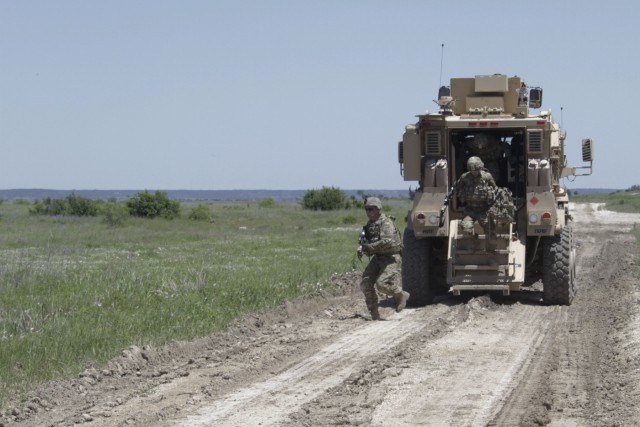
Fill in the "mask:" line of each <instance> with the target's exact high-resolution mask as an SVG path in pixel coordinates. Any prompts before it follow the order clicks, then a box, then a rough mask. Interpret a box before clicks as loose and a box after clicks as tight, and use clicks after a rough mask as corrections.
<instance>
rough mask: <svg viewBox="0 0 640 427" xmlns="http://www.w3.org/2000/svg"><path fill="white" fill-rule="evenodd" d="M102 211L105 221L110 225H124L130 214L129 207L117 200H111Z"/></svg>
mask: <svg viewBox="0 0 640 427" xmlns="http://www.w3.org/2000/svg"><path fill="white" fill-rule="evenodd" d="M102 213H103V214H104V219H103V222H104V223H105V224H107V225H108V226H109V227H121V226H123V225H124V224H125V223H126V221H127V218H129V216H130V214H129V209H128V208H127V207H126V206H125V205H123V204H121V203H116V202H109V203H107V204H106V205H104V207H103V208H102Z"/></svg>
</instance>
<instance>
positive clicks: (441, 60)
mask: <svg viewBox="0 0 640 427" xmlns="http://www.w3.org/2000/svg"><path fill="white" fill-rule="evenodd" d="M443 62H444V43H442V46H441V47H440V84H438V87H441V86H442V63H443Z"/></svg>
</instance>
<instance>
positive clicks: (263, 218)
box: [0, 200, 410, 407]
mask: <svg viewBox="0 0 640 427" xmlns="http://www.w3.org/2000/svg"><path fill="white" fill-rule="evenodd" d="M388 204H389V206H390V207H391V209H390V210H389V211H387V213H388V214H391V215H395V216H396V217H397V218H398V221H397V223H398V226H399V228H401V229H403V228H404V219H403V218H404V216H405V214H406V212H407V210H408V209H409V206H410V202H409V200H393V201H390V202H389V203H388ZM264 205H265V204H263V206H264ZM266 206H269V207H261V206H260V203H229V204H221V203H216V204H210V205H208V207H209V209H210V211H211V214H212V218H213V221H211V222H204V221H194V220H189V219H187V211H188V210H189V209H190V208H191V207H190V206H188V205H183V213H182V215H181V218H179V219H175V220H164V219H152V220H150V219H139V218H129V219H127V220H126V222H125V223H124V225H123V226H120V227H110V226H108V225H107V224H106V223H105V222H104V221H103V220H102V219H101V218H100V217H47V216H34V215H29V213H28V211H29V207H30V206H29V205H28V204H25V203H19V202H18V203H8V202H5V203H2V204H0V218H1V220H0V407H1V406H3V405H4V404H6V402H7V399H8V398H10V397H11V396H12V395H13V396H15V395H16V393H22V392H24V391H26V390H29V389H30V388H32V387H34V386H36V385H37V384H39V383H42V382H45V381H48V380H52V379H57V378H65V377H72V376H76V375H77V374H78V373H79V372H80V371H81V370H82V369H84V368H85V367H87V366H88V365H94V366H100V365H101V364H104V363H105V362H106V361H108V360H110V359H112V358H113V357H115V356H116V355H118V354H119V353H120V352H121V351H122V349H124V348H127V347H129V346H130V345H134V344H135V345H139V346H142V345H145V344H152V345H155V346H159V345H162V344H164V343H167V342H169V341H171V340H189V339H192V338H194V337H199V336H205V335H207V334H210V333H213V332H216V331H220V330H222V329H224V328H225V327H226V326H228V325H229V324H230V323H231V322H232V321H233V320H234V319H236V318H237V317H238V316H241V315H243V314H245V313H248V312H256V311H261V310H267V309H269V308H272V307H274V306H277V305H278V304H280V303H282V302H283V301H284V300H287V299H294V298H296V297H298V296H301V295H303V294H309V293H314V292H318V291H320V290H322V291H325V292H330V291H331V283H330V280H329V279H330V277H331V275H332V274H333V273H341V272H347V271H351V270H352V269H354V268H355V269H361V268H362V267H363V265H364V264H361V263H358V262H357V261H356V258H355V251H356V248H357V240H358V234H359V230H360V227H361V226H362V225H363V224H364V223H365V222H366V216H365V214H364V212H363V211H361V210H359V209H354V210H342V211H332V212H320V211H318V212H316V211H305V210H303V209H302V208H301V207H300V205H298V204H293V203H291V204H278V203H276V204H275V205H271V204H266Z"/></svg>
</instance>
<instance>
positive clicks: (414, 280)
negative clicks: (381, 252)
mask: <svg viewBox="0 0 640 427" xmlns="http://www.w3.org/2000/svg"><path fill="white" fill-rule="evenodd" d="M430 243H431V242H430V240H429V239H416V236H415V235H414V234H413V230H411V229H409V228H407V229H405V230H404V238H403V244H404V248H403V249H402V289H403V290H405V291H407V292H409V293H410V294H411V296H410V297H409V304H411V305H412V306H419V307H421V306H424V305H427V304H431V303H432V302H433V297H434V292H433V290H432V289H431V287H430V286H429V264H430V260H429V256H430V250H431V244H430Z"/></svg>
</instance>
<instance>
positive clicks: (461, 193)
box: [456, 156, 497, 234]
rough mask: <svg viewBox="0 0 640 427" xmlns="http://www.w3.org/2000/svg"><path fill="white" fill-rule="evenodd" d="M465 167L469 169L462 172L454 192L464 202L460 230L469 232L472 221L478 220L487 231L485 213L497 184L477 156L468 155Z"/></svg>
mask: <svg viewBox="0 0 640 427" xmlns="http://www.w3.org/2000/svg"><path fill="white" fill-rule="evenodd" d="M467 169H468V170H469V171H468V172H465V173H463V174H462V176H461V177H460V179H458V183H457V184H456V194H457V195H458V198H459V199H460V201H461V202H462V203H464V204H465V207H464V218H463V219H462V221H461V222H460V225H461V226H462V232H463V233H469V234H470V233H471V232H472V230H473V223H474V221H478V223H479V224H480V225H481V226H482V228H483V229H484V230H485V233H487V232H489V231H490V230H489V229H488V227H487V225H488V224H489V220H488V216H487V213H488V211H489V208H490V207H491V205H492V204H493V201H494V198H495V191H496V188H497V186H496V183H495V181H494V180H493V177H492V176H491V174H490V173H489V172H487V171H486V169H484V164H483V163H482V160H481V159H480V158H479V157H476V156H472V157H469V160H467Z"/></svg>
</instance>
